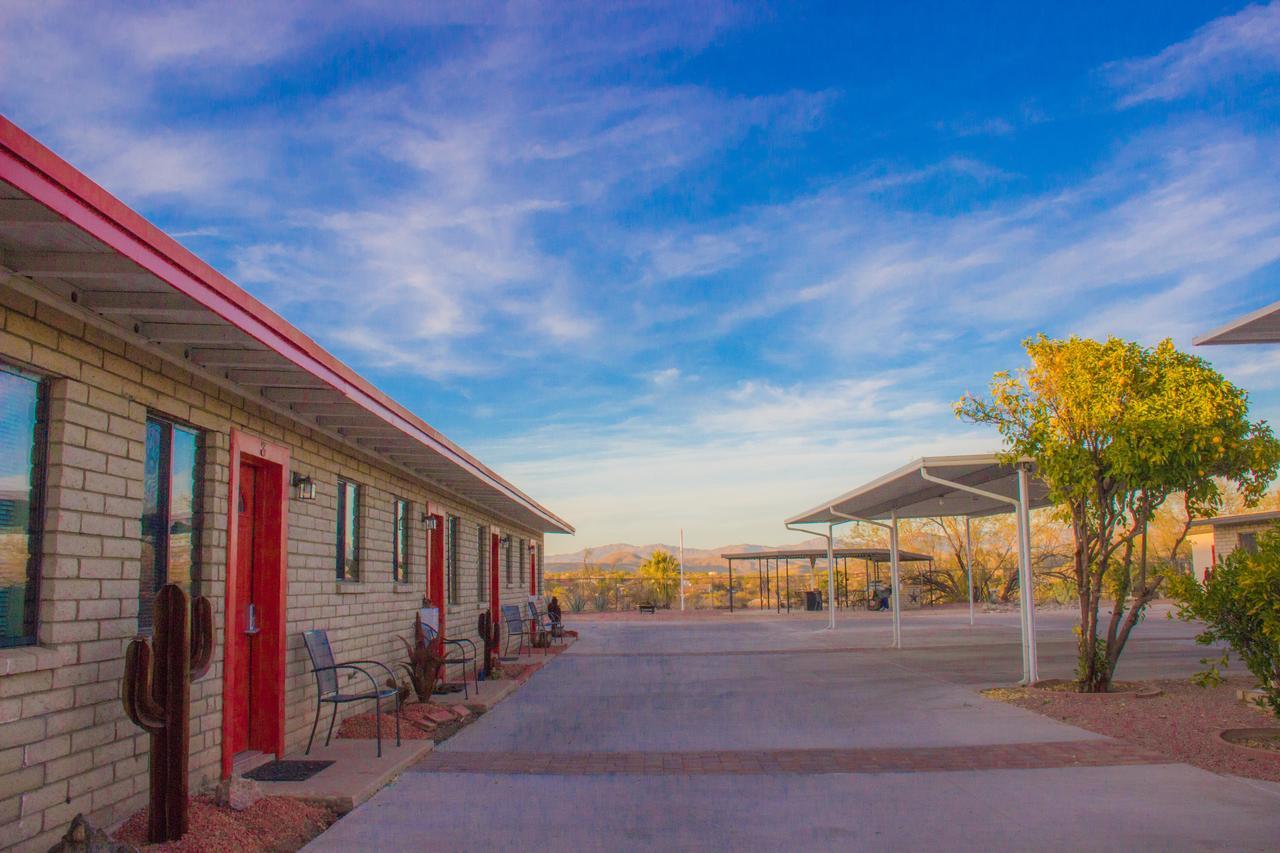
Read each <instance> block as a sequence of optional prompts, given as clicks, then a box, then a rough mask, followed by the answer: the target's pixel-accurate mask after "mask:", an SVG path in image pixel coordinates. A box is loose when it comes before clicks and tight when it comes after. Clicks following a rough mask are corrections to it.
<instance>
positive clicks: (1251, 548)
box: [1240, 533, 1258, 554]
mask: <svg viewBox="0 0 1280 853" xmlns="http://www.w3.org/2000/svg"><path fill="white" fill-rule="evenodd" d="M1240 547H1241V548H1243V549H1244V551H1245V553H1246V554H1256V553H1258V534H1256V533H1241V534H1240Z"/></svg>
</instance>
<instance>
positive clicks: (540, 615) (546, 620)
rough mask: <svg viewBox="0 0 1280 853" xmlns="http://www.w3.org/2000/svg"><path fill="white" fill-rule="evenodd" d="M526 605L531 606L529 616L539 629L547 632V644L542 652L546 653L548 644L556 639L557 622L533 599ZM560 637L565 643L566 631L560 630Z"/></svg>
mask: <svg viewBox="0 0 1280 853" xmlns="http://www.w3.org/2000/svg"><path fill="white" fill-rule="evenodd" d="M525 606H526V607H528V608H529V618H530V619H532V620H533V622H534V624H535V625H537V626H538V630H539V631H544V632H546V635H547V645H546V646H543V647H542V653H543V654H544V655H545V654H546V653H547V646H550V645H551V644H552V643H553V642H554V641H555V639H556V636H557V632H556V629H555V628H556V623H555V622H553V621H552V619H551V615H550V614H549V613H547V611H545V610H539V609H538V605H537V604H535V603H533V602H532V601H530V602H528V603H527V604H526V605H525ZM559 638H560V642H561V644H563V643H564V631H560V632H559Z"/></svg>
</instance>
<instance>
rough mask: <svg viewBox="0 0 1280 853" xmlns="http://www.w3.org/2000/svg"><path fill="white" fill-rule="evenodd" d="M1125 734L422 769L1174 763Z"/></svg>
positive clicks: (483, 762) (886, 768)
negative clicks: (1121, 739) (977, 743)
mask: <svg viewBox="0 0 1280 853" xmlns="http://www.w3.org/2000/svg"><path fill="white" fill-rule="evenodd" d="M1167 763H1170V759H1168V758H1167V757H1162V756H1160V755H1157V754H1155V753H1152V752H1148V751H1146V750H1143V749H1140V748H1138V747H1136V746H1132V745H1130V744H1126V743H1123V742H1119V741H1108V740H1096V741H1059V742H1050V743H1013V744H996V745H987V746H945V747H921V748H914V749H773V750H720V751H710V750H703V751H690V752H453V751H439V752H432V753H430V754H429V755H428V756H427V757H426V758H424V759H423V760H422V761H421V762H419V763H418V764H417V765H416V766H415V768H414V769H415V770H433V771H437V772H444V773H514V774H542V775H557V776H584V775H595V774H601V773H618V774H627V775H666V774H671V775H695V774H729V775H738V774H776V773H805V774H814V773H933V772H940V771H948V770H1014V769H1043V768H1053V767H1104V766H1113V765H1122V764H1167Z"/></svg>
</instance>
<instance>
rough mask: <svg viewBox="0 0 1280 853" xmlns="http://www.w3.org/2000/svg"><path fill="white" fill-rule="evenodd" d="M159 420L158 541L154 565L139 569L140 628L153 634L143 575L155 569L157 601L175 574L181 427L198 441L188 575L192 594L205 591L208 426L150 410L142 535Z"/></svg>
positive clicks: (143, 536) (144, 536)
mask: <svg viewBox="0 0 1280 853" xmlns="http://www.w3.org/2000/svg"><path fill="white" fill-rule="evenodd" d="M153 423H154V424H158V425H159V426H160V427H162V428H163V429H164V447H163V449H162V450H161V468H160V472H159V474H158V476H159V477H160V480H161V482H160V483H159V485H158V492H159V495H158V497H157V507H159V509H158V513H159V515H160V518H159V519H158V521H157V526H156V529H157V536H156V542H155V544H154V545H153V552H154V553H153V558H152V565H151V566H149V567H148V566H145V565H141V564H140V565H139V572H138V614H137V619H138V631H139V632H141V633H145V634H149V633H151V630H152V627H153V625H152V621H151V620H152V616H153V615H154V614H153V613H152V612H151V608H150V607H149V606H147V603H146V601H145V599H144V597H143V591H142V576H143V574H144V573H145V572H147V571H150V572H151V573H152V587H151V598H150V601H151V602H154V601H155V596H156V594H157V593H158V592H159V591H160V589H161V588H162V587H163V586H164V585H165V584H167V583H169V582H170V579H171V575H170V571H171V568H172V566H171V558H172V551H171V550H170V544H171V539H172V536H173V533H172V528H173V445H174V435H175V433H176V432H178V431H181V432H185V433H187V434H189V435H190V436H191V437H192V440H193V441H194V443H195V458H194V459H193V460H192V484H191V568H190V576H189V577H188V586H189V592H190V595H191V597H192V598H194V597H195V596H197V595H200V593H201V584H202V582H203V578H202V572H201V571H200V533H201V530H200V520H201V518H202V515H201V512H202V509H203V507H202V506H201V504H202V500H201V496H202V492H203V485H204V483H203V481H204V453H205V438H204V430H201V429H199V428H197V427H194V426H192V425H191V424H188V423H186V422H184V421H181V420H179V419H177V418H173V417H170V416H169V415H166V414H165V413H163V412H152V411H149V412H147V417H146V421H145V424H146V432H145V433H144V435H143V460H144V461H143V480H142V490H143V496H142V506H143V518H142V519H140V527H139V539H140V540H141V541H143V542H145V541H146V539H147V526H146V523H145V515H146V506H147V496H146V489H147V483H146V479H147V478H146V461H145V460H146V455H147V454H146V444H147V441H148V440H149V435H150V426H151V424H153ZM161 566H163V578H162V577H161V568H160V567H161Z"/></svg>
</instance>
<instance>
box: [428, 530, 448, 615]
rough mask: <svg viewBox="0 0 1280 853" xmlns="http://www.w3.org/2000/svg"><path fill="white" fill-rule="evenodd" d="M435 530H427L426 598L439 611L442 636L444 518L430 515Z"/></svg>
mask: <svg viewBox="0 0 1280 853" xmlns="http://www.w3.org/2000/svg"><path fill="white" fill-rule="evenodd" d="M431 518H432V520H433V521H434V523H435V529H434V530H429V531H428V533H429V534H430V536H431V543H430V545H429V547H428V548H427V598H429V599H431V604H432V605H434V606H435V607H437V608H439V610H440V635H441V636H442V637H443V636H444V609H445V608H444V597H445V589H444V516H441V515H432V516H431Z"/></svg>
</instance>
